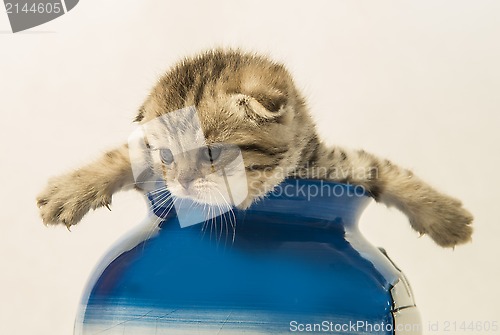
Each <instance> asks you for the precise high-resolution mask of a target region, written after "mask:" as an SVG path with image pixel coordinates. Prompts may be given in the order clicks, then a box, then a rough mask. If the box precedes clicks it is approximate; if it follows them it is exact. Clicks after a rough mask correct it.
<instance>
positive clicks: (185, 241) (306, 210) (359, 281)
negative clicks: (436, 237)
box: [75, 179, 399, 334]
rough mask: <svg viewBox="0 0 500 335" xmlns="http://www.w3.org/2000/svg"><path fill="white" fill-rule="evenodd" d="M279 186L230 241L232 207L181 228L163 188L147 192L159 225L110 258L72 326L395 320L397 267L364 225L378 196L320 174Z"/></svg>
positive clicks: (272, 325) (164, 330)
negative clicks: (361, 219)
mask: <svg viewBox="0 0 500 335" xmlns="http://www.w3.org/2000/svg"><path fill="white" fill-rule="evenodd" d="M313 188H314V189H315V190H316V191H319V192H315V194H314V196H312V195H311V194H312V192H311V190H312V189H313ZM285 189H287V191H286V192H284V190H285ZM280 190H281V192H279V193H277V192H275V193H272V194H270V195H269V196H268V197H266V198H265V199H263V200H262V201H260V202H258V203H255V204H254V205H252V206H251V207H250V208H249V209H248V210H246V211H241V210H238V209H234V217H233V218H234V221H235V224H236V230H235V234H234V240H233V231H232V229H231V224H229V223H228V220H229V219H228V218H229V215H233V214H231V213H226V215H223V216H219V217H217V218H215V219H214V220H213V221H211V222H209V223H205V224H198V225H193V226H189V227H186V228H181V227H180V225H179V222H178V220H177V217H176V214H175V210H171V211H167V206H168V205H169V204H168V203H167V204H163V205H162V206H159V205H158V203H160V204H161V203H162V202H161V201H159V200H161V199H165V196H166V195H167V194H161V193H155V194H154V195H149V201H150V202H151V205H152V210H153V212H154V213H156V215H157V216H159V217H161V218H158V220H157V221H156V222H157V223H158V226H159V227H160V229H159V230H158V231H157V232H156V233H155V234H154V236H151V235H150V234H144V232H142V233H138V232H137V233H135V234H134V233H132V235H130V236H129V237H128V238H127V239H126V241H125V240H124V241H122V242H121V243H119V244H118V245H117V246H115V247H114V248H113V249H112V251H110V254H109V255H107V256H106V257H105V258H104V260H103V262H102V264H101V265H100V266H99V267H98V268H97V269H96V273H95V274H94V276H93V279H92V280H91V281H90V283H89V287H88V289H87V293H86V294H85V296H84V298H83V302H82V308H81V311H80V315H79V317H78V318H77V322H76V326H75V333H76V334H94V333H100V334H127V333H130V334H198V333H199V334H240V333H251V334H252V333H253V334H282V333H283V334H285V333H290V332H291V322H293V321H295V322H297V324H314V323H318V324H319V323H321V324H323V323H324V322H325V321H327V322H333V323H337V324H344V323H352V322H354V323H356V322H359V321H364V322H369V323H372V324H376V323H378V324H380V323H383V324H391V325H392V323H393V319H392V315H391V307H392V300H391V296H390V294H389V290H390V288H391V287H392V285H393V284H394V283H395V282H396V281H397V278H398V273H399V272H398V270H397V269H396V268H395V267H394V266H393V265H392V263H391V262H389V261H388V260H387V258H386V257H385V256H384V255H383V254H382V253H381V252H380V251H379V250H378V249H377V248H375V247H373V246H372V245H370V244H369V243H368V242H367V241H366V240H365V239H364V238H363V236H362V235H361V234H360V232H359V230H358V227H357V222H358V218H359V216H360V214H361V212H362V211H363V209H364V208H365V207H366V205H367V204H368V203H369V202H370V201H371V199H370V198H369V197H368V196H366V195H364V194H360V192H359V190H355V189H354V187H353V186H349V185H344V184H336V183H331V182H324V181H317V180H297V179H288V180H286V181H285V182H284V183H283V184H282V185H280ZM320 190H322V191H320ZM193 210H196V209H193ZM167 212H168V214H167ZM155 218H157V217H156V216H152V214H150V221H149V222H151V220H152V219H155ZM141 234H142V235H141ZM131 241H133V242H131ZM323 325H325V324H323ZM345 333H346V334H362V332H345ZM370 333H371V334H392V332H391V331H389V330H387V329H380V330H379V331H371V332H370Z"/></svg>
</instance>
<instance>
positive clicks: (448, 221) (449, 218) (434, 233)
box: [413, 198, 474, 247]
mask: <svg viewBox="0 0 500 335" xmlns="http://www.w3.org/2000/svg"><path fill="white" fill-rule="evenodd" d="M441 200H442V201H435V202H432V203H431V204H429V205H427V206H425V208H424V209H423V210H422V211H421V213H422V214H423V215H419V218H418V221H420V224H416V225H414V227H415V226H417V227H415V228H416V229H417V231H419V232H421V233H423V234H428V235H429V236H430V237H431V238H432V239H433V240H434V241H435V242H436V243H437V244H439V245H440V246H442V247H454V246H455V245H457V244H463V243H467V242H470V241H471V236H472V231H473V229H472V226H471V225H472V221H473V219H474V218H473V216H472V214H471V213H469V211H467V210H466V209H465V208H463V207H462V204H461V203H460V201H458V200H455V199H451V198H444V199H441ZM413 223H415V222H413Z"/></svg>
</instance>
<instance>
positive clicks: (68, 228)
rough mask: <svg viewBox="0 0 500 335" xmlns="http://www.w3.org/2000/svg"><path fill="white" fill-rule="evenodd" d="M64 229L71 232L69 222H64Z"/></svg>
mask: <svg viewBox="0 0 500 335" xmlns="http://www.w3.org/2000/svg"><path fill="white" fill-rule="evenodd" d="M65 226H66V229H67V230H68V231H69V232H70V233H71V225H70V224H69V223H66V224H65Z"/></svg>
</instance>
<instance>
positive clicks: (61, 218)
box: [37, 173, 111, 228]
mask: <svg viewBox="0 0 500 335" xmlns="http://www.w3.org/2000/svg"><path fill="white" fill-rule="evenodd" d="M110 203H111V196H110V195H108V194H106V193H104V192H99V191H98V188H97V187H93V186H92V185H90V184H88V183H85V180H84V178H82V176H81V175H79V174H77V173H73V174H68V175H64V176H61V177H58V178H54V179H51V180H50V181H49V184H48V185H47V187H46V188H45V190H44V191H43V192H42V193H41V194H40V195H39V196H38V197H37V205H38V207H39V208H40V215H41V217H42V220H43V223H44V224H46V225H55V224H64V225H65V226H66V227H68V228H69V227H70V226H72V225H75V224H77V223H78V222H79V221H80V220H81V219H82V218H83V216H84V215H85V214H87V212H88V211H89V210H90V209H91V208H92V209H95V208H98V207H101V206H106V207H108V206H109V204H110ZM108 208H109V207H108Z"/></svg>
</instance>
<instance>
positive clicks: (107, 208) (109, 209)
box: [104, 204, 111, 212]
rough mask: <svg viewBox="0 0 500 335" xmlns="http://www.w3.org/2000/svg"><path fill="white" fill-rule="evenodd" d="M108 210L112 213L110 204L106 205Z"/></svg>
mask: <svg viewBox="0 0 500 335" xmlns="http://www.w3.org/2000/svg"><path fill="white" fill-rule="evenodd" d="M104 206H106V208H107V209H108V210H109V211H110V212H111V208H109V204H105V205H104Z"/></svg>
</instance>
